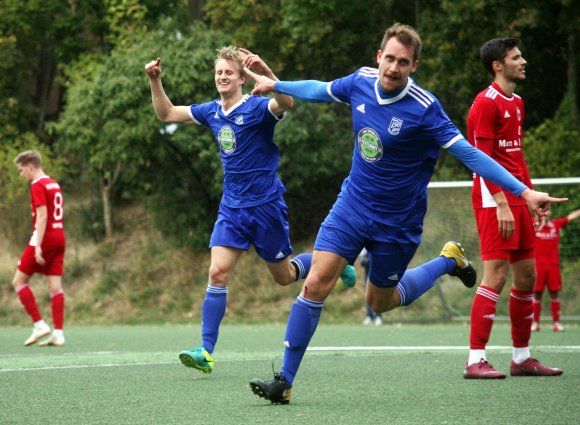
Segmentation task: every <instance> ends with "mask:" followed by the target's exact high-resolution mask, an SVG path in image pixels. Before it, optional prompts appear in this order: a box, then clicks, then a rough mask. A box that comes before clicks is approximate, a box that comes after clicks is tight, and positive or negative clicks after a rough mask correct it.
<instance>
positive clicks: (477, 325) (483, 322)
mask: <svg viewBox="0 0 580 425" xmlns="http://www.w3.org/2000/svg"><path fill="white" fill-rule="evenodd" d="M498 299H499V292H497V291H496V290H495V289H491V288H488V287H486V286H483V285H481V286H480V287H479V288H477V291H476V293H475V298H474V299H473V304H472V306H471V331H470V334H469V348H470V349H472V350H484V349H485V346H486V345H487V342H488V341H489V335H490V334H491V328H492V326H493V321H494V320H495V311H496V307H497V300H498Z"/></svg>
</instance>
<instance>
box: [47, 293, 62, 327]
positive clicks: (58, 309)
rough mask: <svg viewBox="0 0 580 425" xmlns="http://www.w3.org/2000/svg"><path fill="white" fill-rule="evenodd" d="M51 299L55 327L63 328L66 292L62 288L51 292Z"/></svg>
mask: <svg viewBox="0 0 580 425" xmlns="http://www.w3.org/2000/svg"><path fill="white" fill-rule="evenodd" d="M50 301H51V307H52V322H53V323H54V329H60V330H62V325H63V323H64V293H63V292H62V289H59V290H58V291H55V292H51V293H50Z"/></svg>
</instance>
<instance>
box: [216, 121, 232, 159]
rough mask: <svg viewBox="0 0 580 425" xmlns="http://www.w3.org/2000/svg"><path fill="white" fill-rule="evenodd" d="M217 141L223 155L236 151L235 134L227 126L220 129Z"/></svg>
mask: <svg viewBox="0 0 580 425" xmlns="http://www.w3.org/2000/svg"><path fill="white" fill-rule="evenodd" d="M217 139H218V143H219V145H220V148H221V150H222V151H224V153H232V152H233V151H235V150H236V134H235V133H234V130H232V128H231V127H230V126H229V125H225V126H223V127H222V128H220V131H219V132H218V137H217Z"/></svg>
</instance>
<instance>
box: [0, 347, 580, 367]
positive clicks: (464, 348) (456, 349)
mask: <svg viewBox="0 0 580 425" xmlns="http://www.w3.org/2000/svg"><path fill="white" fill-rule="evenodd" d="M487 349H488V350H511V349H512V347H511V346H508V345H488V346H487ZM533 349H539V350H542V349H545V350H566V351H576V350H580V345H535V346H533ZM458 350H463V351H467V350H469V347H468V346H456V345H414V346H394V345H392V346H389V345H387V346H345V347H332V346H328V347H309V348H308V350H307V351H319V352H323V351H458ZM118 353H119V352H106V351H101V352H96V353H91V354H98V355H105V354H118ZM77 354H79V355H82V354H83V353H77ZM84 354H86V353H84ZM248 354H250V353H248ZM250 355H251V354H250ZM241 360H253V359H252V358H251V357H250V358H247V357H245V358H239V359H222V360H220V362H223V361H226V362H227V361H241ZM171 364H179V362H140V363H103V364H93V365H65V366H44V367H30V368H26V367H21V368H11V369H0V373H5V372H37V371H43V370H59V369H90V368H100V367H123V366H159V365H171Z"/></svg>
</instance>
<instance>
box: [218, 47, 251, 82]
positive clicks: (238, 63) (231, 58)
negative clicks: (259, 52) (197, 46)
mask: <svg viewBox="0 0 580 425" xmlns="http://www.w3.org/2000/svg"><path fill="white" fill-rule="evenodd" d="M216 52H217V55H216V57H215V60H214V65H217V63H218V61H219V60H220V59H223V60H226V61H228V62H230V63H232V64H234V66H235V67H236V68H237V70H238V72H239V73H240V75H241V76H242V77H245V76H246V73H245V72H244V63H243V60H244V54H243V53H242V52H241V51H240V49H238V48H237V47H235V46H227V47H222V48H221V49H217V50H216Z"/></svg>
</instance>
